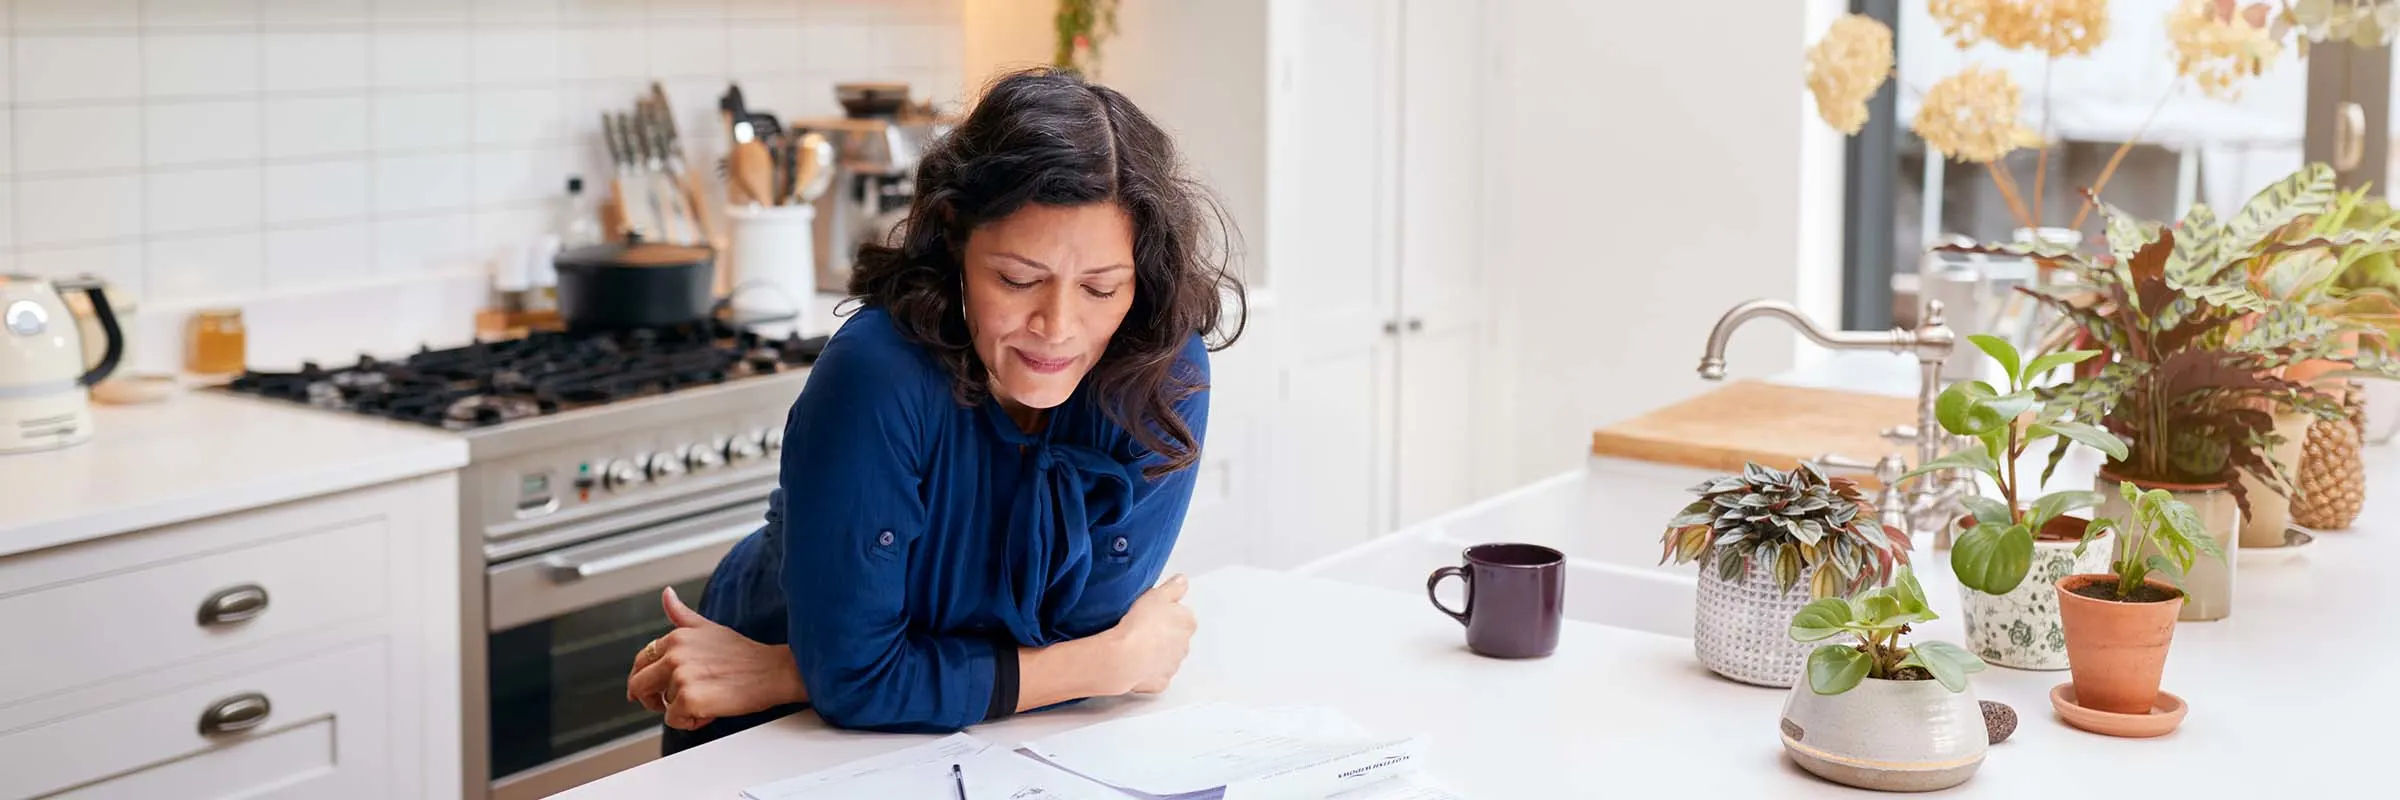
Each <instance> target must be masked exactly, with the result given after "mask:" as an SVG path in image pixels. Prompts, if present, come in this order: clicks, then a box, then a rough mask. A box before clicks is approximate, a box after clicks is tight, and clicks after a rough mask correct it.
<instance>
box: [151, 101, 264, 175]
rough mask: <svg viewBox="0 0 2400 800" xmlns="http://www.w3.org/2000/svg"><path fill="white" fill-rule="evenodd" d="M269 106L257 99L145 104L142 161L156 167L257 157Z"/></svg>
mask: <svg viewBox="0 0 2400 800" xmlns="http://www.w3.org/2000/svg"><path fill="white" fill-rule="evenodd" d="M264 113H265V112H264V109H263V108H262V106H261V104H260V102H259V101H257V100H210V101H201V102H191V103H152V104H150V105H149V106H148V107H147V108H144V109H143V110H142V119H141V130H142V134H143V138H144V139H146V140H147V141H145V142H144V143H143V147H142V152H143V156H142V163H144V164H147V165H149V166H153V167H159V166H178V165H184V164H200V163H207V162H211V161H239V160H256V159H257V158H258V157H259V146H260V145H261V144H262V143H263V142H264V141H265V137H263V136H261V135H259V129H258V128H259V125H260V123H261V122H262V117H263V116H264Z"/></svg>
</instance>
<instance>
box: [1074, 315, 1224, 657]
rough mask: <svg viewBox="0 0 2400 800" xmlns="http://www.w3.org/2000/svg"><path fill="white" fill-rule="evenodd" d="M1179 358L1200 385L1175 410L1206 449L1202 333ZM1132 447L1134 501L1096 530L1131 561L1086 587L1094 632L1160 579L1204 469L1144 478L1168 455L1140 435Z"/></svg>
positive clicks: (1083, 609)
mask: <svg viewBox="0 0 2400 800" xmlns="http://www.w3.org/2000/svg"><path fill="white" fill-rule="evenodd" d="M1181 360H1182V363H1181V364H1180V365H1178V367H1177V372H1176V377H1177V378H1179V379H1183V380H1193V381H1197V382H1198V384H1199V385H1200V386H1201V387H1202V388H1201V389H1200V390H1199V391H1196V392H1194V393H1192V394H1191V395H1190V396H1188V397H1185V398H1183V399H1182V400H1180V401H1177V402H1176V403H1175V413H1176V414H1177V415H1178V416H1180V417H1182V418H1183V422H1184V424H1185V425H1187V426H1189V427H1190V428H1191V431H1192V441H1193V443H1194V444H1195V445H1199V446H1202V447H1203V449H1205V445H1206V443H1207V441H1208V396H1209V391H1208V389H1207V388H1206V386H1207V384H1208V380H1209V365H1208V349H1207V347H1206V346H1204V345H1203V344H1202V343H1201V340H1200V338H1199V337H1198V336H1194V337H1192V340H1191V342H1190V343H1189V344H1188V345H1187V346H1186V347H1185V348H1184V351H1183V354H1182V356H1181ZM1128 438H1130V435H1128ZM1132 452H1133V453H1134V456H1135V459H1134V466H1133V469H1132V470H1131V472H1132V474H1133V478H1134V484H1133V494H1132V497H1131V502H1130V503H1129V504H1128V506H1127V508H1126V511H1125V513H1124V514H1123V515H1122V516H1120V517H1119V518H1117V519H1116V520H1114V521H1112V522H1110V523H1109V524H1106V525H1101V526H1097V527H1096V528H1095V529H1094V531H1093V532H1094V533H1095V534H1098V535H1099V539H1100V541H1101V542H1103V543H1105V544H1104V545H1103V546H1104V547H1105V548H1106V549H1103V550H1101V551H1100V552H1101V553H1103V554H1105V553H1107V552H1110V551H1114V550H1116V549H1118V548H1117V547H1116V543H1117V542H1119V541H1122V542H1123V544H1124V547H1123V550H1124V551H1125V552H1127V553H1129V554H1130V563H1128V564H1126V565H1125V568H1124V569H1123V570H1122V571H1119V572H1116V573H1115V574H1114V575H1113V576H1110V577H1108V578H1105V579H1104V580H1103V582H1101V583H1098V584H1095V585H1093V586H1090V587H1087V588H1086V589H1085V592H1084V595H1083V598H1082V601H1081V602H1080V603H1078V604H1077V605H1078V606H1079V607H1078V608H1077V609H1076V613H1075V616H1076V617H1077V618H1078V619H1085V620H1092V622H1090V623H1089V626H1090V627H1092V629H1093V631H1095V632H1096V631H1097V630H1104V629H1106V628H1107V627H1109V626H1113V625H1115V624H1116V622H1117V620H1119V619H1121V618H1123V617H1124V616H1125V612H1126V611H1127V610H1130V609H1132V608H1133V601H1134V600H1136V599H1139V598H1140V597H1141V595H1142V593H1143V592H1145V591H1148V590H1149V589H1150V588H1151V587H1153V586H1156V585H1157V584H1158V579H1159V576H1160V575H1161V574H1162V573H1164V572H1165V571H1166V568H1167V560H1168V559H1169V558H1170V557H1171V556H1172V555H1173V553H1174V550H1175V544H1176V542H1177V540H1178V539H1180V538H1181V536H1182V533H1183V520H1184V516H1185V514H1187V513H1188V512H1190V511H1191V507H1192V489H1193V486H1194V485H1195V484H1196V483H1197V482H1198V477H1199V474H1200V468H1199V466H1198V465H1197V464H1194V465H1192V466H1187V467H1184V468H1183V469H1179V470H1176V471H1174V472H1171V473H1168V474H1166V475H1162V476H1159V477H1158V478H1156V479H1151V478H1146V477H1144V476H1143V473H1142V471H1143V470H1146V469H1149V468H1150V467H1153V466H1156V465H1157V464H1159V463H1161V462H1162V461H1164V460H1165V457H1163V456H1160V455H1159V454H1157V453H1153V452H1150V451H1149V450H1147V449H1145V448H1143V447H1142V446H1141V445H1140V444H1139V441H1138V440H1135V443H1134V444H1133V445H1132ZM1101 557H1103V558H1105V557H1106V556H1105V555H1102V556H1101Z"/></svg>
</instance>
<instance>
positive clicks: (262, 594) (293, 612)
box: [0, 518, 390, 707]
mask: <svg viewBox="0 0 2400 800" xmlns="http://www.w3.org/2000/svg"><path fill="white" fill-rule="evenodd" d="M389 530H390V524H389V522H388V521H387V520H386V519H382V518H372V519H365V520H356V521H352V522H349V523H345V524H340V525H335V526H331V527H327V528H323V529H319V530H316V531H313V532H308V533H300V534H296V535H291V536H287V537H283V538H278V539H273V540H268V541H262V542H256V543H253V544H249V545H246V546H242V547H236V548H231V549H226V550H220V551H216V552H211V553H207V554H202V555H196V556H192V557H188V558H185V559H182V560H177V561H170V562H165V563H159V564H152V565H147V566H143V567H137V568H133V569H127V570H123V571H118V572H112V573H103V574H98V575H93V576H90V577H87V578H84V579H82V580H76V581H72V582H68V583H62V584H54V585H50V586H46V587H43V588H41V589H37V590H33V591H30V592H24V593H19V594H11V595H0V619H5V620H8V621H9V622H8V627H9V635H10V637H11V638H12V639H14V640H16V641H20V642H42V643H44V645H43V647H42V651H43V655H42V657H41V658H9V659H0V707H4V706H7V705H9V704H11V703H15V702H17V701H20V700H24V699H27V698H33V697H41V696H43V695H46V694H48V693H51V692H55V691H58V690H61V689H67V688H72V687H77V686H84V685H89V684H93V683H98V682H103V681H107V680H111V679H114V678H120V677H123V676H126V675H131V674H137V673H142V672H148V671H152V670H156V669H160V668H167V667H171V665H175V664H180V663H185V662H188V661H191V660H193V659H198V658H203V657H206V656H208V655H211V654H214V653H219V652H224V651H226V650H231V649H234V648H239V647H244V646H248V645H251V644H254V643H257V642H261V641H264V640H267V639H269V638H272V637H276V636H280V635H283V634H286V633H290V632H293V631H301V630H307V629H310V628H314V627H318V626H322V625H327V624H331V623H337V622H341V621H344V620H350V619H358V618H362V617H369V616H373V615H377V614H381V613H382V612H383V611H384V608H385V606H386V603H387V599H388V597H389V595H390V591H389V588H388V587H387V586H386V585H385V584H386V583H388V582H389V578H388V573H387V571H386V564H385V560H386V559H385V554H386V553H388V552H389V548H388V546H387V542H386V537H387V536H388V535H389ZM204 606H205V607H207V609H208V610H204Z"/></svg>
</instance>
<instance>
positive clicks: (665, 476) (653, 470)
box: [649, 451, 683, 483]
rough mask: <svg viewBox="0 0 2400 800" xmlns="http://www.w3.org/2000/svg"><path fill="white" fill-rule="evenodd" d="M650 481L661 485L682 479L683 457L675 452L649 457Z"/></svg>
mask: <svg viewBox="0 0 2400 800" xmlns="http://www.w3.org/2000/svg"><path fill="white" fill-rule="evenodd" d="M649 463H650V481H651V482H652V483H663V482H666V481H671V480H674V479H676V478H680V477H683V456H682V455H681V454H680V453H678V452H675V451H669V452H665V453H657V454H653V455H652V456H650V461H649Z"/></svg>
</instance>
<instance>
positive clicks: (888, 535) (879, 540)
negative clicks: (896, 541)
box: [875, 531, 892, 547]
mask: <svg viewBox="0 0 2400 800" xmlns="http://www.w3.org/2000/svg"><path fill="white" fill-rule="evenodd" d="M875 543H876V544H879V545H883V546H885V547H890V546H892V532H891V531H884V532H883V534H882V535H880V536H876V537H875Z"/></svg>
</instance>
